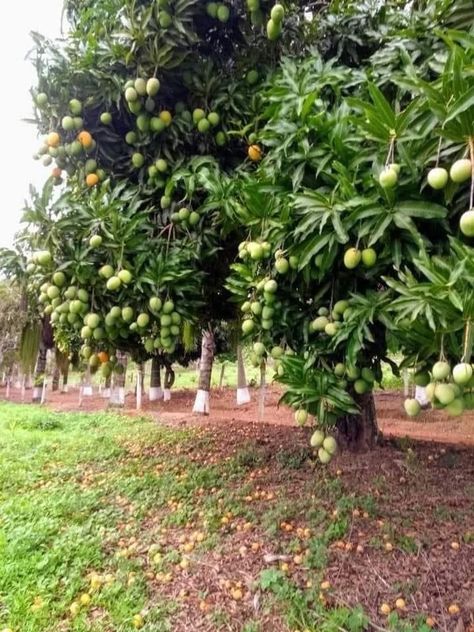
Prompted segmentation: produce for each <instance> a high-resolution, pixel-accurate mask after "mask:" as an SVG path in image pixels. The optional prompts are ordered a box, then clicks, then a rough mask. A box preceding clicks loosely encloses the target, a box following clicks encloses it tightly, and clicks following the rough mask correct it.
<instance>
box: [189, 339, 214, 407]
mask: <svg viewBox="0 0 474 632" xmlns="http://www.w3.org/2000/svg"><path fill="white" fill-rule="evenodd" d="M214 348H215V346H214V333H213V332H212V331H211V330H210V329H205V330H203V332H202V342H201V361H200V363H199V384H198V390H197V393H196V399H195V400H194V406H193V413H198V414H200V415H208V414H209V410H210V408H209V391H210V389H211V376H212V363H213V361H214Z"/></svg>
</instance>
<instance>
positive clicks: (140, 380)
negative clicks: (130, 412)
mask: <svg viewBox="0 0 474 632" xmlns="http://www.w3.org/2000/svg"><path fill="white" fill-rule="evenodd" d="M144 373H145V371H144V366H143V362H139V363H138V364H137V402H136V406H137V410H141V408H142V395H143V381H144Z"/></svg>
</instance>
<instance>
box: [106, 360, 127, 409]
mask: <svg viewBox="0 0 474 632" xmlns="http://www.w3.org/2000/svg"><path fill="white" fill-rule="evenodd" d="M117 359H118V361H119V362H120V364H122V365H123V368H124V371H123V373H122V374H120V373H116V374H114V380H113V386H112V388H111V389H110V405H111V406H119V407H122V406H124V405H125V384H126V379H127V355H126V354H125V353H121V352H117Z"/></svg>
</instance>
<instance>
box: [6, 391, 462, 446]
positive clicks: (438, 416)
mask: <svg viewBox="0 0 474 632" xmlns="http://www.w3.org/2000/svg"><path fill="white" fill-rule="evenodd" d="M250 390H251V397H252V401H251V402H250V403H249V404H246V405H243V406H237V405H236V401H235V390H234V389H230V388H222V389H218V388H215V389H213V390H212V392H211V399H210V405H211V413H210V415H209V417H208V419H209V420H210V421H215V422H219V421H222V422H223V423H228V422H230V421H239V422H242V423H249V422H255V421H258V397H259V392H258V390H257V389H250ZM194 396H195V393H194V391H193V390H188V389H185V390H177V391H174V390H173V391H172V396H171V397H172V398H171V401H169V402H163V401H160V402H149V401H148V398H147V396H146V395H144V397H143V409H142V410H143V412H147V413H151V414H152V415H153V416H154V417H155V416H156V417H157V418H158V419H160V420H161V421H163V422H165V423H170V424H175V423H177V424H182V425H187V424H191V425H192V424H194V423H199V422H200V420H202V417H201V416H200V415H194V414H193V413H192V407H193V403H194ZM280 396H281V390H280V389H279V388H278V386H273V385H272V386H270V387H268V388H267V392H266V398H265V413H264V416H263V419H261V420H259V421H261V422H262V423H265V424H278V425H290V426H294V425H295V424H294V420H293V412H292V411H291V410H290V409H289V408H288V407H286V406H278V400H279V399H280ZM30 397H31V391H26V393H25V402H28V400H29V398H30ZM0 399H5V388H0ZM10 401H21V391H20V390H19V389H15V388H12V389H11V391H10ZM375 402H376V409H377V419H378V424H379V428H380V430H381V431H382V433H383V435H384V436H385V437H410V438H412V439H416V440H420V441H433V442H438V443H449V444H456V445H466V446H468V445H470V446H473V445H474V411H467V412H466V413H464V414H463V415H461V417H449V416H448V415H446V414H445V413H444V412H443V411H442V410H431V409H427V410H424V411H422V413H421V414H420V415H419V416H418V417H417V418H416V419H409V418H408V417H407V416H406V414H405V412H404V410H403V394H402V393H401V392H399V391H378V392H376V394H375ZM47 403H48V405H49V406H50V407H51V408H52V409H54V410H68V411H76V410H86V411H88V410H105V409H106V408H107V406H108V400H106V399H103V398H102V397H100V396H99V395H98V394H97V392H96V391H95V394H94V395H92V396H89V397H83V399H82V405H81V406H80V407H79V392H78V389H71V390H70V391H69V392H68V393H60V392H54V393H53V392H49V393H48V395H47ZM124 410H125V412H127V413H133V414H136V412H137V411H136V403H135V396H134V394H133V393H128V394H127V396H126V401H125V408H124Z"/></svg>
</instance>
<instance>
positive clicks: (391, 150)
mask: <svg viewBox="0 0 474 632" xmlns="http://www.w3.org/2000/svg"><path fill="white" fill-rule="evenodd" d="M395 140H396V137H395V136H394V135H393V134H392V135H391V137H390V146H389V148H388V153H387V159H386V160H385V167H388V165H389V164H390V163H392V162H394V161H395Z"/></svg>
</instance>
